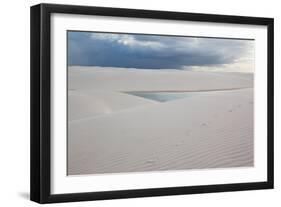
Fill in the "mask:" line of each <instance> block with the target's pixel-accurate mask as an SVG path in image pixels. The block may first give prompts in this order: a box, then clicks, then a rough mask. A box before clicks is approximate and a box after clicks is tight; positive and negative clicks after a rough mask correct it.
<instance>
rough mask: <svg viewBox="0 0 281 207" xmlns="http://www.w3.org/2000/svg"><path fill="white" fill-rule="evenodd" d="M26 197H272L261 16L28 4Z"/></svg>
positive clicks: (268, 68)
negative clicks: (258, 193)
mask: <svg viewBox="0 0 281 207" xmlns="http://www.w3.org/2000/svg"><path fill="white" fill-rule="evenodd" d="M30 16H31V22H30V28H31V31H30V34H31V36H30V40H31V45H30V51H31V54H30V55H31V62H30V63H31V64H30V69H31V73H30V74H31V76H30V79H31V91H30V92H31V99H30V101H31V105H30V109H31V116H30V117H31V123H30V124H31V131H30V132H31V133H30V134H31V136H30V143H31V145H30V149H31V151H30V158H31V160H30V163H31V168H30V199H31V200H32V201H35V202H38V203H54V202H70V201H89V200H105V199H119V198H136V197H147V196H168V195H181V194H195V193H209V192H227V191H242V190H257V189H272V188H273V187H274V186H273V184H274V180H273V179H274V170H273V168H274V166H273V165H274V153H273V149H274V147H273V134H274V133H273V126H274V124H273V122H274V117H273V110H274V107H273V93H274V92H273V91H274V90H273V86H274V83H273V80H274V74H273V62H274V61H273V57H274V55H273V53H274V50H273V48H274V47H273V45H274V44H273V43H274V42H273V41H274V38H273V34H274V32H273V29H274V20H273V19H272V18H264V17H249V16H230V15H217V14H196V13H185V12H170V11H156V10H155V11H153V10H138V9H126V8H106V7H91V6H77V5H76V6H74V5H58V4H38V5H35V6H32V7H31V13H30Z"/></svg>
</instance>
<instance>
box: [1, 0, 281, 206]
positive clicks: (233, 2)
mask: <svg viewBox="0 0 281 207" xmlns="http://www.w3.org/2000/svg"><path fill="white" fill-rule="evenodd" d="M41 2H44V3H61V4H81V5H92V6H110V7H124V8H136V9H155V10H171V11H183V12H198V13H217V14H229V15H244V16H264V17H273V18H275V106H276V107H275V175H276V176H275V189H274V190H259V191H244V192H228V193H212V194H198V195H183V196H169V197H154V198H137V199H123V200H112V201H94V202H80V203H63V204H54V205H53V206H93V205H96V206H114V207H116V206H122V207H126V206H187V205H189V206H207V205H208V206H216V207H219V206H224V207H225V206H228V207H231V206H235V207H236V206H266V205H268V206H269V205H271V206H278V204H277V203H281V187H280V184H281V180H280V177H279V175H280V174H281V162H280V160H279V158H280V155H281V149H280V147H279V146H281V145H280V144H281V141H280V139H279V138H280V136H281V127H279V124H281V114H280V107H279V105H281V96H280V93H279V91H280V89H281V81H278V79H280V78H281V74H280V70H279V68H280V67H281V60H280V59H278V57H281V51H280V48H281V45H280V37H281V12H280V8H281V3H279V2H280V1H278V0H264V1H250V0H248V1H246V0H229V1H226V0H211V1H208V0H205V1H204V0H188V1H186V0H185V1H184V0H182V1H180V0H166V1H163V0H162V1H161V0H158V1H156V0H154V1H152V0H138V1H137V0H107V1H104V0H79V1H78V0H69V1H66V0H64V1H63V0H58V1H52V0H49V1H44V0H42V1H37V0H30V1H22V0H18V1H16V0H10V1H8V0H6V1H2V2H1V12H0V15H1V16H0V17H1V18H0V21H1V32H0V52H1V55H0V57H1V59H0V60H1V61H0V71H1V73H0V93H1V99H0V105H1V106H0V120H1V125H0V126H1V127H0V141H1V143H0V166H1V167H0V206H5V207H6V206H26V207H28V206H36V205H37V204H36V203H34V202H31V201H29V199H28V198H29V7H30V6H31V5H34V4H37V3H41ZM279 205H280V204H279Z"/></svg>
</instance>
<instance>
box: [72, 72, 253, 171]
mask: <svg viewBox="0 0 281 207" xmlns="http://www.w3.org/2000/svg"><path fill="white" fill-rule="evenodd" d="M252 86H253V81H252V77H251V76H250V75H249V74H239V73H236V74H234V73H206V72H188V71H184V72H182V71H173V70H168V71H163V70H159V71H158V70H156V71H155V70H153V71H151V70H149V71H148V70H127V69H102V68H82V67H80V68H79V67H70V69H69V89H70V90H69V126H68V129H69V132H68V174H70V175H77V174H93V173H118V172H143V171H160V170H184V169H206V168H227V167H245V166H253V162H254V156H253V89H252ZM233 88H240V89H239V90H227V91H225V92H210V93H209V95H202V96H201V95H198V96H193V97H189V98H183V99H178V100H173V101H169V102H156V101H151V100H148V99H144V98H140V97H137V96H133V95H129V94H124V93H122V91H165V90H167V91H169V90H170V91H173V90H180V91H197V90H211V89H212V90H218V89H219V90H224V89H233Z"/></svg>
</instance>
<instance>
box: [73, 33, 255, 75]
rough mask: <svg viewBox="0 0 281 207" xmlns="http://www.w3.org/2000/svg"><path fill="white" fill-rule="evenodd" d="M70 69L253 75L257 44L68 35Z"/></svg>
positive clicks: (250, 41) (94, 34) (232, 40)
mask: <svg viewBox="0 0 281 207" xmlns="http://www.w3.org/2000/svg"><path fill="white" fill-rule="evenodd" d="M68 65H70V66H71V65H77V66H78V65H79V66H101V67H122V68H139V69H180V70H198V71H223V72H253V71H254V40H238V39H219V38H199V37H178V36H160V35H141V34H114V33H98V32H74V31H71V32H70V31H69V32H68Z"/></svg>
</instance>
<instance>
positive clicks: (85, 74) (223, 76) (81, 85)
mask: <svg viewBox="0 0 281 207" xmlns="http://www.w3.org/2000/svg"><path fill="white" fill-rule="evenodd" d="M251 79H252V76H249V74H243V73H239V74H238V73H219V72H195V71H181V70H167V69H165V70H144V69H141V70H140V69H129V70H128V69H122V68H118V69H116V68H115V69H114V68H106V69H105V68H101V67H81V66H72V67H69V71H68V86H69V89H71V90H80V89H82V90H86V89H90V90H92V89H94V90H103V91H104V90H108V91H175V90H178V91H196V90H215V89H235V88H249V87H253V81H252V80H251Z"/></svg>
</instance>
